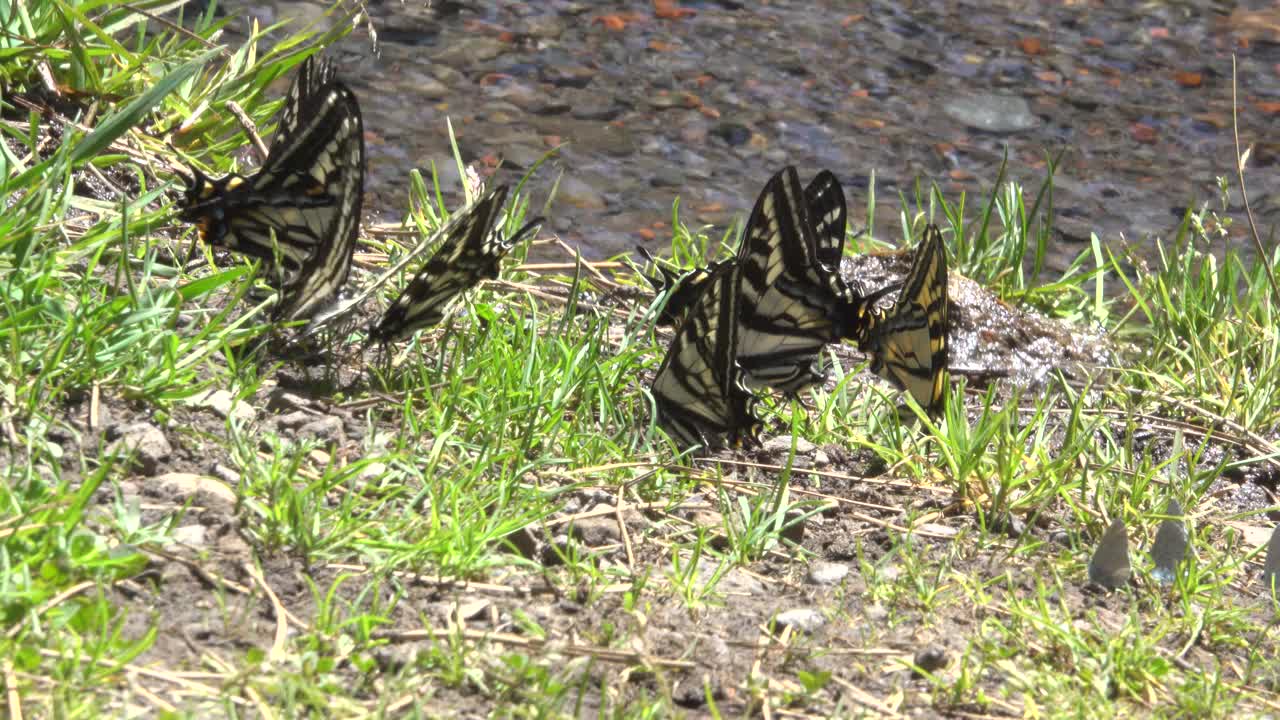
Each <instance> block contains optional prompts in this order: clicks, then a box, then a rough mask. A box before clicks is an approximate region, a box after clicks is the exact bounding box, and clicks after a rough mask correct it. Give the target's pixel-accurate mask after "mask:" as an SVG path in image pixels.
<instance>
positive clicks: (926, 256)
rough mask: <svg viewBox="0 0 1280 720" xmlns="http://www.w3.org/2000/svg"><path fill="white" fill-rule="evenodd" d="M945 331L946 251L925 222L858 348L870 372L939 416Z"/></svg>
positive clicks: (944, 379) (942, 403) (934, 229)
mask: <svg viewBox="0 0 1280 720" xmlns="http://www.w3.org/2000/svg"><path fill="white" fill-rule="evenodd" d="M949 329H950V318H949V316H948V300H947V250H946V246H945V245H944V244H943V242H942V233H941V232H940V231H939V230H938V227H937V226H936V225H929V226H928V227H927V228H925V232H924V239H923V240H922V241H921V242H920V246H919V247H918V248H917V249H916V256H915V259H914V260H912V263H911V271H910V272H909V273H908V274H907V279H906V281H905V282H904V283H903V287H902V291H901V293H900V294H899V295H898V299H897V301H896V302H895V303H894V305H893V308H892V309H891V310H889V312H887V313H885V314H883V315H878V314H877V315H873V316H872V317H871V320H870V327H869V329H868V330H867V332H866V342H865V343H864V347H863V348H862V349H863V350H864V351H865V352H867V353H869V354H870V355H871V358H872V363H871V369H872V370H873V371H875V372H877V373H879V374H880V375H881V376H883V377H885V378H887V379H888V380H891V381H892V382H894V383H895V384H896V385H898V386H899V387H901V388H902V389H904V390H906V391H907V392H909V393H911V395H912V396H913V397H914V398H915V399H916V402H918V403H920V405H921V406H922V407H924V408H926V409H927V410H928V411H929V413H930V414H931V415H938V414H940V413H941V412H942V411H943V409H944V408H945V403H946V391H947V382H948V375H947V332H948V330H949Z"/></svg>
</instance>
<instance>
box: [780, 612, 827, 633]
mask: <svg viewBox="0 0 1280 720" xmlns="http://www.w3.org/2000/svg"><path fill="white" fill-rule="evenodd" d="M774 621H775V622H776V623H777V624H778V626H779V627H789V628H791V629H793V630H799V631H801V632H813V631H814V630H817V629H818V628H820V627H822V626H823V625H825V624H826V623H827V619H826V618H824V617H823V616H822V613H820V612H818V611H817V610H814V609H813V608H795V609H793V610H784V611H783V612H780V613H778V614H777V616H776V617H774Z"/></svg>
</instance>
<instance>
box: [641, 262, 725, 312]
mask: <svg viewBox="0 0 1280 720" xmlns="http://www.w3.org/2000/svg"><path fill="white" fill-rule="evenodd" d="M640 252H641V253H642V254H643V255H644V256H645V259H646V260H648V261H649V262H650V263H653V266H654V268H656V269H657V271H658V274H657V275H656V276H655V275H645V276H644V279H645V280H648V281H649V284H650V285H651V286H653V291H654V294H655V295H662V294H663V293H666V301H665V303H664V304H663V306H662V311H661V312H660V313H659V314H658V317H657V318H656V319H655V321H654V322H655V323H656V324H658V325H662V326H668V327H670V326H674V327H678V326H679V325H680V321H681V320H682V319H683V318H684V316H685V313H686V312H688V310H689V308H690V307H691V306H692V305H693V303H694V302H695V301H696V300H697V299H698V296H699V295H701V294H702V291H703V290H705V289H706V283H707V282H708V281H709V280H710V279H711V278H712V277H713V276H714V275H715V274H716V272H717V271H718V270H719V269H720V267H721V266H722V265H724V263H723V262H717V263H712V264H711V265H709V266H707V267H700V268H694V269H692V270H689V271H687V272H683V273H680V272H675V271H674V270H671V269H669V268H667V267H664V266H662V265H659V264H658V261H657V260H655V259H654V258H653V256H652V255H650V254H649V251H648V250H645V249H644V248H640Z"/></svg>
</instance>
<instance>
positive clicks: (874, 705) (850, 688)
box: [831, 673, 905, 718]
mask: <svg viewBox="0 0 1280 720" xmlns="http://www.w3.org/2000/svg"><path fill="white" fill-rule="evenodd" d="M831 679H832V680H835V681H836V683H837V684H838V685H840V686H841V687H843V688H844V689H845V690H846V691H847V692H848V695H849V699H850V700H852V701H854V702H856V703H858V704H859V705H861V706H863V707H865V708H869V709H870V710H873V711H875V712H877V713H880V715H881V716H882V717H890V718H900V717H905V716H903V715H901V714H900V713H898V712H897V711H896V710H894V709H893V708H891V707H889V706H888V705H885V704H884V703H883V702H881V701H880V700H878V699H876V698H875V697H874V696H872V695H871V693H868V692H867V691H866V690H863V689H862V688H860V687H858V686H857V685H854V684H853V683H851V682H849V681H848V680H845V679H844V678H842V677H840V676H839V675H836V674H834V673H833V674H832V675H831Z"/></svg>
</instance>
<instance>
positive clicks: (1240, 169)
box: [1231, 53, 1280, 303]
mask: <svg viewBox="0 0 1280 720" xmlns="http://www.w3.org/2000/svg"><path fill="white" fill-rule="evenodd" d="M1231 136H1232V137H1233V138H1234V139H1235V143H1236V157H1235V166H1236V178H1237V179H1238V180H1239V181H1240V200H1241V201H1243V202H1244V215H1245V217H1246V218H1248V219H1249V231H1250V232H1251V233H1252V235H1253V244H1254V245H1255V246H1256V247H1257V248H1258V258H1259V259H1260V260H1261V261H1262V267H1264V268H1266V270H1267V281H1268V282H1270V283H1271V294H1272V298H1274V300H1275V302H1278V303H1280V287H1277V285H1276V276H1275V273H1274V272H1273V271H1272V268H1271V258H1270V256H1268V255H1267V251H1266V248H1264V247H1262V237H1261V236H1259V235H1258V224H1257V223H1256V222H1254V219H1253V208H1252V207H1250V206H1249V193H1248V191H1246V190H1245V186H1244V161H1245V158H1244V157H1243V156H1242V155H1241V153H1240V106H1239V103H1238V102H1237V101H1236V54H1235V53H1231Z"/></svg>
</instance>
